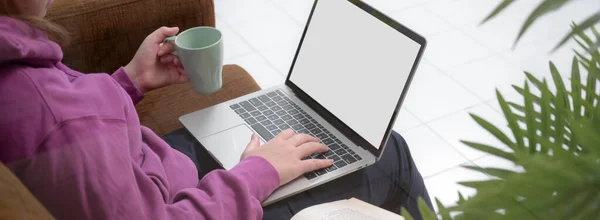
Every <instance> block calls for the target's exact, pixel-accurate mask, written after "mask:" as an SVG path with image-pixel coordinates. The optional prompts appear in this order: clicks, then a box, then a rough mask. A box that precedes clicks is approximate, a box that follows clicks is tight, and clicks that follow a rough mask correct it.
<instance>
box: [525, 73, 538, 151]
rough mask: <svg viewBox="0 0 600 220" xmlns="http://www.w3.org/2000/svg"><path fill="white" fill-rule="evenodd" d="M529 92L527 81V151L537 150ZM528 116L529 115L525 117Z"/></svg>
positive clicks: (535, 130)
mask: <svg viewBox="0 0 600 220" xmlns="http://www.w3.org/2000/svg"><path fill="white" fill-rule="evenodd" d="M531 99H532V98H531V92H530V91H529V83H527V82H525V116H526V118H527V121H526V124H527V140H528V142H529V144H528V145H529V153H532V154H533V153H535V152H536V151H537V149H536V147H537V142H536V139H537V129H536V126H535V118H534V117H533V115H534V110H533V102H532V101H531ZM538 114H539V113H538ZM527 116H529V117H527Z"/></svg>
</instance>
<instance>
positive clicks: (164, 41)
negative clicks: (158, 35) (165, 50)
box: [163, 35, 179, 56]
mask: <svg viewBox="0 0 600 220" xmlns="http://www.w3.org/2000/svg"><path fill="white" fill-rule="evenodd" d="M175 40H177V35H175V36H170V37H167V38H165V40H163V44H164V43H167V42H169V41H170V42H172V43H173V44H175ZM175 46H177V44H175ZM171 54H173V55H175V56H179V54H177V50H174V51H173V52H172V53H171Z"/></svg>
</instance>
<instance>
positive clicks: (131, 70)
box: [123, 63, 147, 93]
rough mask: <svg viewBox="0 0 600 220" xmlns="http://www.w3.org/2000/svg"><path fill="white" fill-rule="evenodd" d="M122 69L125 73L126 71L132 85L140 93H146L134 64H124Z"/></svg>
mask: <svg viewBox="0 0 600 220" xmlns="http://www.w3.org/2000/svg"><path fill="white" fill-rule="evenodd" d="M123 69H124V70H125V73H127V76H129V79H130V80H131V82H133V85H134V86H135V87H136V88H137V89H138V90H140V91H141V92H142V93H146V92H147V91H146V88H144V87H143V86H142V80H141V79H140V75H141V74H139V72H138V71H137V69H136V68H135V67H134V65H132V64H131V63H129V64H127V65H126V66H124V67H123Z"/></svg>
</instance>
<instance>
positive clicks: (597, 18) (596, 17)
mask: <svg viewBox="0 0 600 220" xmlns="http://www.w3.org/2000/svg"><path fill="white" fill-rule="evenodd" d="M563 4H564V3H563ZM598 22H600V11H598V12H596V13H595V14H593V15H592V16H590V17H588V18H586V19H585V20H584V21H583V22H581V23H579V25H574V28H573V30H572V31H571V32H570V33H569V34H567V35H566V36H565V37H563V39H562V40H561V41H560V43H558V45H556V46H555V47H554V49H553V51H556V50H557V49H558V48H559V47H561V46H562V45H564V44H565V43H566V42H567V41H569V39H571V38H573V36H575V35H576V34H577V33H579V32H583V30H586V29H588V28H590V27H593V26H594V25H595V24H596V23H598ZM596 42H598V41H596ZM589 44H591V45H593V43H591V41H590V43H589ZM597 49H598V45H597V44H596V47H595V48H589V50H588V51H590V52H591V51H595V50H597Z"/></svg>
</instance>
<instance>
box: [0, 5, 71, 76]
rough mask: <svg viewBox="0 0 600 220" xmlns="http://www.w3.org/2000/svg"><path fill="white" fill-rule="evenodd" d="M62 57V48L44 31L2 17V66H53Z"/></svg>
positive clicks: (0, 46) (0, 28) (0, 43)
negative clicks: (14, 64)
mask: <svg viewBox="0 0 600 220" xmlns="http://www.w3.org/2000/svg"><path fill="white" fill-rule="evenodd" d="M62 57H63V53H62V50H61V48H60V46H58V44H56V43H54V42H52V41H51V40H49V39H48V36H47V35H46V33H44V31H42V30H40V29H38V28H35V27H33V26H31V25H29V24H27V23H25V22H23V21H21V20H19V19H14V18H10V17H5V16H0V66H1V65H8V64H13V63H19V64H25V65H29V66H36V67H44V66H52V65H54V64H55V63H57V62H59V61H60V60H62Z"/></svg>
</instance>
